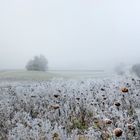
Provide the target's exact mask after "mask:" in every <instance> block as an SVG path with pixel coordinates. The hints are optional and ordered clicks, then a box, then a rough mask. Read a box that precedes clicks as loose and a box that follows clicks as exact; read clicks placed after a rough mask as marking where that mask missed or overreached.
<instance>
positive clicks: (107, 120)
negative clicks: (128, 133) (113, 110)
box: [104, 119, 112, 124]
mask: <svg viewBox="0 0 140 140" xmlns="http://www.w3.org/2000/svg"><path fill="white" fill-rule="evenodd" d="M104 123H105V124H112V121H111V120H110V119H105V120H104Z"/></svg>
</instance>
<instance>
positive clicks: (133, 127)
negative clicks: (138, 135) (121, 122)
mask: <svg viewBox="0 0 140 140" xmlns="http://www.w3.org/2000/svg"><path fill="white" fill-rule="evenodd" d="M127 127H128V129H129V130H132V131H133V130H135V126H134V125H133V124H127Z"/></svg>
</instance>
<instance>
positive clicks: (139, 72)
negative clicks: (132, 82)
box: [131, 64, 140, 77]
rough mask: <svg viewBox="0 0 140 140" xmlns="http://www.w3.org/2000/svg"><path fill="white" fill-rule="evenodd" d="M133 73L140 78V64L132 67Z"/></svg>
mask: <svg viewBox="0 0 140 140" xmlns="http://www.w3.org/2000/svg"><path fill="white" fill-rule="evenodd" d="M131 71H132V72H133V73H134V74H135V75H137V76H138V77H140V64H135V65H133V66H132V69H131Z"/></svg>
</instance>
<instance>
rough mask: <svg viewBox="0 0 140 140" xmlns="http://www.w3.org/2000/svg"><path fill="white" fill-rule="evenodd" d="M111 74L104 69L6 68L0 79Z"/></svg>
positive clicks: (93, 76)
mask: <svg viewBox="0 0 140 140" xmlns="http://www.w3.org/2000/svg"><path fill="white" fill-rule="evenodd" d="M110 76H112V74H110V73H105V72H104V71H80V70H72V71H66V70H61V71H59V70H57V71H54V70H52V71H51V70H50V71H47V72H39V71H26V70H6V71H0V79H13V80H51V79H53V78H64V79H71V78H72V79H79V78H104V77H110Z"/></svg>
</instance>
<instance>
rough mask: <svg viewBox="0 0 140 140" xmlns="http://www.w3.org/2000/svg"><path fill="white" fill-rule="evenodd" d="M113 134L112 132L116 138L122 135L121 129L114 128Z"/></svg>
mask: <svg viewBox="0 0 140 140" xmlns="http://www.w3.org/2000/svg"><path fill="white" fill-rule="evenodd" d="M113 132H114V134H115V136H116V137H120V136H121V135H122V133H123V131H122V129H121V128H116V129H114V131H113Z"/></svg>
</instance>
